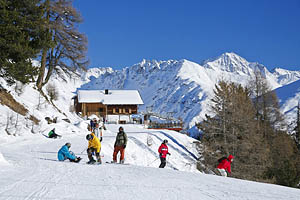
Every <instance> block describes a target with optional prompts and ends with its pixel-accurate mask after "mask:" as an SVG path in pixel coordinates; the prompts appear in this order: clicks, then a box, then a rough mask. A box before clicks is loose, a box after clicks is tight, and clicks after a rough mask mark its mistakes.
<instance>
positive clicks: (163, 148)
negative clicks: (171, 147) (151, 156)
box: [158, 140, 171, 168]
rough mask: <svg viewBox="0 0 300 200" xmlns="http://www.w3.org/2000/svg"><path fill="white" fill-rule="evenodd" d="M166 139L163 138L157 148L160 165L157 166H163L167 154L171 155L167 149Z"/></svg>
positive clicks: (165, 162)
mask: <svg viewBox="0 0 300 200" xmlns="http://www.w3.org/2000/svg"><path fill="white" fill-rule="evenodd" d="M167 144H168V140H164V141H163V142H162V144H161V145H160V147H159V148H158V153H159V158H160V165H159V168H164V167H165V166H166V164H167V155H171V154H170V153H169V151H168V146H167Z"/></svg>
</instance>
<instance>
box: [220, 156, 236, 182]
mask: <svg viewBox="0 0 300 200" xmlns="http://www.w3.org/2000/svg"><path fill="white" fill-rule="evenodd" d="M233 158H234V157H233V155H231V154H230V155H229V156H228V158H226V157H223V158H221V159H219V160H218V161H219V164H218V166H217V169H218V171H219V172H220V174H221V175H222V176H225V177H226V176H227V172H228V173H231V163H232V161H233ZM226 171H227V172H226Z"/></svg>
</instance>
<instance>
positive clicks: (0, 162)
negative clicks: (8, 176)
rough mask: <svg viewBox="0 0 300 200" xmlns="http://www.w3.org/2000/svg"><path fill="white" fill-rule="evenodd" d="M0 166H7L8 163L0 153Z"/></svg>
mask: <svg viewBox="0 0 300 200" xmlns="http://www.w3.org/2000/svg"><path fill="white" fill-rule="evenodd" d="M0 165H9V163H8V162H7V161H6V160H5V158H4V157H3V155H2V153H1V152H0Z"/></svg>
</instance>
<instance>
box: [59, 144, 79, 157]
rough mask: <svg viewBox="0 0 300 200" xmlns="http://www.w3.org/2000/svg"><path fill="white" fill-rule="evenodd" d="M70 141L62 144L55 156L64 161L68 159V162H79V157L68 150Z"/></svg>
mask: <svg viewBox="0 0 300 200" xmlns="http://www.w3.org/2000/svg"><path fill="white" fill-rule="evenodd" d="M70 147H71V143H69V142H67V143H66V144H65V145H64V146H62V147H61V148H60V150H59V151H58V153H57V158H58V160H59V161H65V160H66V159H69V160H70V162H79V161H80V160H81V158H80V157H76V156H75V154H74V153H73V152H72V151H70V150H69V149H70Z"/></svg>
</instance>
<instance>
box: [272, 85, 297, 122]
mask: <svg viewBox="0 0 300 200" xmlns="http://www.w3.org/2000/svg"><path fill="white" fill-rule="evenodd" d="M275 92H276V94H277V96H278V98H279V102H280V107H281V110H282V112H283V113H284V116H285V118H286V119H287V121H288V122H295V121H296V119H297V105H298V103H300V80H298V81H295V82H292V83H290V84H288V85H285V86H282V87H280V88H277V89H276V90H275Z"/></svg>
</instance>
